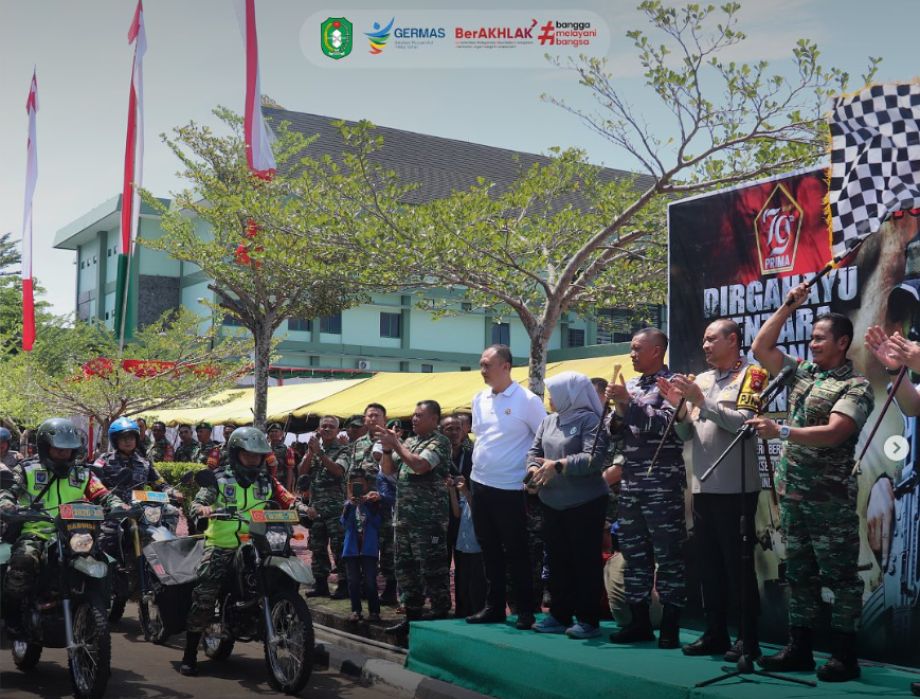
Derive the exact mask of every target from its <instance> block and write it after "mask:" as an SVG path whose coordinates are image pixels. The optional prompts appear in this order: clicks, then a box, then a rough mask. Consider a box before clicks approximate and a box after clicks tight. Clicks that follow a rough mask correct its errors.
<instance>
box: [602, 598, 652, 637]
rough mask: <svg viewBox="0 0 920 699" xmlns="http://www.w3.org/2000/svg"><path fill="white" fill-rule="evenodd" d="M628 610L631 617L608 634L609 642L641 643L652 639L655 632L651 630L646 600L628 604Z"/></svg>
mask: <svg viewBox="0 0 920 699" xmlns="http://www.w3.org/2000/svg"><path fill="white" fill-rule="evenodd" d="M629 611H630V612H631V613H632V619H631V620H630V622H629V623H628V624H627V625H626V626H624V627H623V628H622V629H620V630H619V631H617V632H616V633H612V634H610V642H611V643H641V642H643V641H654V640H655V632H654V631H652V621H651V619H650V618H649V612H648V602H639V603H638V604H630V605H629Z"/></svg>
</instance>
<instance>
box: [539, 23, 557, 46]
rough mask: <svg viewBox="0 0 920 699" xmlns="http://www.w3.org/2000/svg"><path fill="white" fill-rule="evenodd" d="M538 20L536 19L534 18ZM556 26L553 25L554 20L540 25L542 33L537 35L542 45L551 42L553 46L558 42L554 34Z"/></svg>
mask: <svg viewBox="0 0 920 699" xmlns="http://www.w3.org/2000/svg"><path fill="white" fill-rule="evenodd" d="M534 22H536V20H534ZM554 30H555V26H553V22H552V20H550V21H549V22H547V23H546V24H544V25H543V26H541V27H540V34H539V35H538V36H537V40H538V41H539V42H540V46H543V45H544V44H547V43H548V44H549V45H550V46H552V45H553V44H555V43H556V38H555V36H554V35H553V32H554Z"/></svg>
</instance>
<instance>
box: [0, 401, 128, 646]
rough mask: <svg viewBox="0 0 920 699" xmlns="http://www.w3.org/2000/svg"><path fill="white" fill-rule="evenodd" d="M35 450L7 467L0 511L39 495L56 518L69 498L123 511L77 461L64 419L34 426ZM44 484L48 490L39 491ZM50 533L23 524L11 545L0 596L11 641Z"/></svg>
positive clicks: (78, 442)
mask: <svg viewBox="0 0 920 699" xmlns="http://www.w3.org/2000/svg"><path fill="white" fill-rule="evenodd" d="M37 448H38V455H37V456H36V457H33V458H31V459H27V460H26V461H23V462H22V463H21V464H19V465H17V466H15V467H14V468H13V483H12V485H11V487H9V489H6V490H0V510H14V509H16V508H17V507H20V506H21V507H26V506H29V505H30V504H31V503H32V499H33V498H35V497H37V496H38V495H39V493H41V492H42V491H44V495H43V496H42V510H43V511H44V512H47V513H49V514H52V515H56V514H57V511H58V508H59V506H60V505H62V504H65V503H68V502H73V501H75V500H88V501H89V502H94V503H96V504H98V505H102V506H103V507H106V508H109V509H111V508H114V507H126V506H125V505H124V503H123V502H122V501H121V500H120V499H119V498H118V496H117V495H115V494H114V493H111V492H109V491H108V490H107V489H106V487H105V486H104V485H103V484H102V481H100V480H99V479H98V478H96V477H95V476H94V475H93V474H92V472H91V471H90V470H89V469H88V468H86V467H84V466H83V465H82V464H81V463H80V462H81V460H82V458H81V452H82V451H83V441H82V439H81V437H80V434H79V432H78V431H77V429H76V427H75V426H74V425H73V423H72V422H70V420H65V419H64V418H51V419H50V420H45V421H44V422H43V423H42V424H41V425H40V426H39V428H38V435H37ZM49 482H50V483H51V487H49V488H47V490H45V488H46V486H47V485H48V483H49ZM54 533H55V527H54V525H53V524H50V523H47V522H26V523H25V524H24V525H23V527H22V531H21V533H20V535H19V538H18V539H17V541H16V543H15V544H13V550H12V553H11V557H10V562H9V567H8V569H7V572H6V576H5V578H4V588H3V593H4V594H3V595H2V597H3V605H4V610H3V616H4V620H5V621H6V624H7V627H8V629H9V632H10V634H11V635H12V636H14V637H15V636H16V635H17V633H18V629H19V626H20V622H21V600H22V598H23V597H24V596H25V595H26V593H27V591H28V590H29V589H30V588H31V587H33V586H34V585H35V581H36V579H37V577H38V575H39V573H40V572H41V562H42V558H43V556H44V555H45V552H46V549H47V546H48V543H49V541H51V539H52V537H53V536H54Z"/></svg>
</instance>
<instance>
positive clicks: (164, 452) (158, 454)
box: [147, 437, 176, 463]
mask: <svg viewBox="0 0 920 699" xmlns="http://www.w3.org/2000/svg"><path fill="white" fill-rule="evenodd" d="M147 455H148V456H149V458H150V460H151V461H153V462H154V463H161V462H163V461H175V460H176V453H175V451H174V450H173V445H172V444H170V443H169V440H168V439H166V438H165V437H164V438H163V439H158V440H156V441H154V443H153V446H152V447H150V451H148V452H147Z"/></svg>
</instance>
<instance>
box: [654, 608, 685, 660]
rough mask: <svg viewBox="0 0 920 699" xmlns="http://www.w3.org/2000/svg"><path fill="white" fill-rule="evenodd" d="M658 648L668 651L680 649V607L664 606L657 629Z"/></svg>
mask: <svg viewBox="0 0 920 699" xmlns="http://www.w3.org/2000/svg"><path fill="white" fill-rule="evenodd" d="M658 647H659V648H664V649H668V650H670V649H672V648H679V647H680V607H677V606H675V605H673V604H666V605H664V610H663V611H662V614H661V627H660V628H659V629H658Z"/></svg>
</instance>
